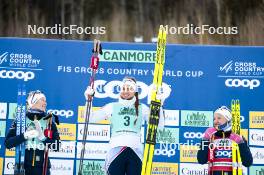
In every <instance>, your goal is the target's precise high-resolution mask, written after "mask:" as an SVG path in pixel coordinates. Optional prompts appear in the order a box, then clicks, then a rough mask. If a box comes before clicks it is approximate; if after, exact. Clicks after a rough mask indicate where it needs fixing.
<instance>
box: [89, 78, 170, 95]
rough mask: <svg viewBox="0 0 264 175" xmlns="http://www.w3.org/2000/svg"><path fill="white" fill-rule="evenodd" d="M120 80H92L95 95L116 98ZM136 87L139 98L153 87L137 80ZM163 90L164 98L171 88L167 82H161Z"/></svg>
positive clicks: (148, 92)
mask: <svg viewBox="0 0 264 175" xmlns="http://www.w3.org/2000/svg"><path fill="white" fill-rule="evenodd" d="M122 84H123V83H122V81H110V82H107V81H105V80H96V81H95V82H94V86H95V97H97V98H107V97H110V98H118V97H119V92H120V90H121V88H120V87H121V86H122ZM137 85H138V89H139V99H142V98H145V97H148V96H151V90H150V89H152V88H153V85H150V86H149V85H147V84H145V83H143V82H140V81H138V82H137ZM162 87H163V92H164V98H167V97H169V95H170V92H171V88H170V86H169V85H168V84H166V83H163V84H162Z"/></svg>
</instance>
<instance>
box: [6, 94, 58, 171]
mask: <svg viewBox="0 0 264 175" xmlns="http://www.w3.org/2000/svg"><path fill="white" fill-rule="evenodd" d="M27 106H28V109H27V112H26V132H25V133H22V134H20V135H16V121H14V122H13V124H12V126H11V128H10V129H9V131H8V133H7V135H6V138H5V146H6V148H8V149H10V148H13V147H16V146H18V145H19V144H21V143H23V142H25V174H26V175H40V174H42V171H43V162H44V148H45V145H46V144H48V143H49V144H50V145H49V146H50V147H49V148H50V149H53V151H58V149H59V144H60V142H59V139H60V137H59V133H58V130H57V127H56V124H55V123H54V122H52V124H51V130H49V129H48V126H47V125H48V120H47V119H48V118H47V117H48V115H47V113H46V106H47V102H46V97H45V95H44V94H43V93H42V92H40V91H32V92H31V93H29V95H28V98H27ZM55 118H56V120H55V121H56V123H57V124H58V123H59V121H58V118H57V117H55ZM50 167H51V165H50V162H49V161H48V167H47V175H49V174H50Z"/></svg>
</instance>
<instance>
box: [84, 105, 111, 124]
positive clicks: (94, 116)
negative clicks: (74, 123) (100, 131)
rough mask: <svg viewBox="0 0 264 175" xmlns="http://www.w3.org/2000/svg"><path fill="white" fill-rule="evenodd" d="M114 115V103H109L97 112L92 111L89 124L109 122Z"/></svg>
mask: <svg viewBox="0 0 264 175" xmlns="http://www.w3.org/2000/svg"><path fill="white" fill-rule="evenodd" d="M112 113H113V103H109V104H107V105H105V106H104V107H102V108H101V109H99V110H97V111H92V113H91V116H90V119H89V122H90V123H96V122H98V121H101V120H107V119H109V117H110V116H111V115H112Z"/></svg>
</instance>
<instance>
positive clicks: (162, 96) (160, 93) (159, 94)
mask: <svg viewBox="0 0 264 175" xmlns="http://www.w3.org/2000/svg"><path fill="white" fill-rule="evenodd" d="M152 91H157V95H156V99H157V100H160V104H161V106H163V104H164V101H165V99H166V94H165V93H164V91H163V87H160V88H158V90H157V88H156V86H155V85H153V87H152V89H151V90H150V94H149V95H148V104H150V103H151V93H152Z"/></svg>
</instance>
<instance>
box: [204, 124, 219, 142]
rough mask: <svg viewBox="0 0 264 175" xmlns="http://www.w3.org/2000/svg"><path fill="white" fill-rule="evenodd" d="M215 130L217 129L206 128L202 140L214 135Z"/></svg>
mask: <svg viewBox="0 0 264 175" xmlns="http://www.w3.org/2000/svg"><path fill="white" fill-rule="evenodd" d="M216 132H217V129H215V128H213V127H211V128H207V129H206V131H205V132H204V134H203V139H204V140H210V139H211V137H212V135H214V133H216Z"/></svg>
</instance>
